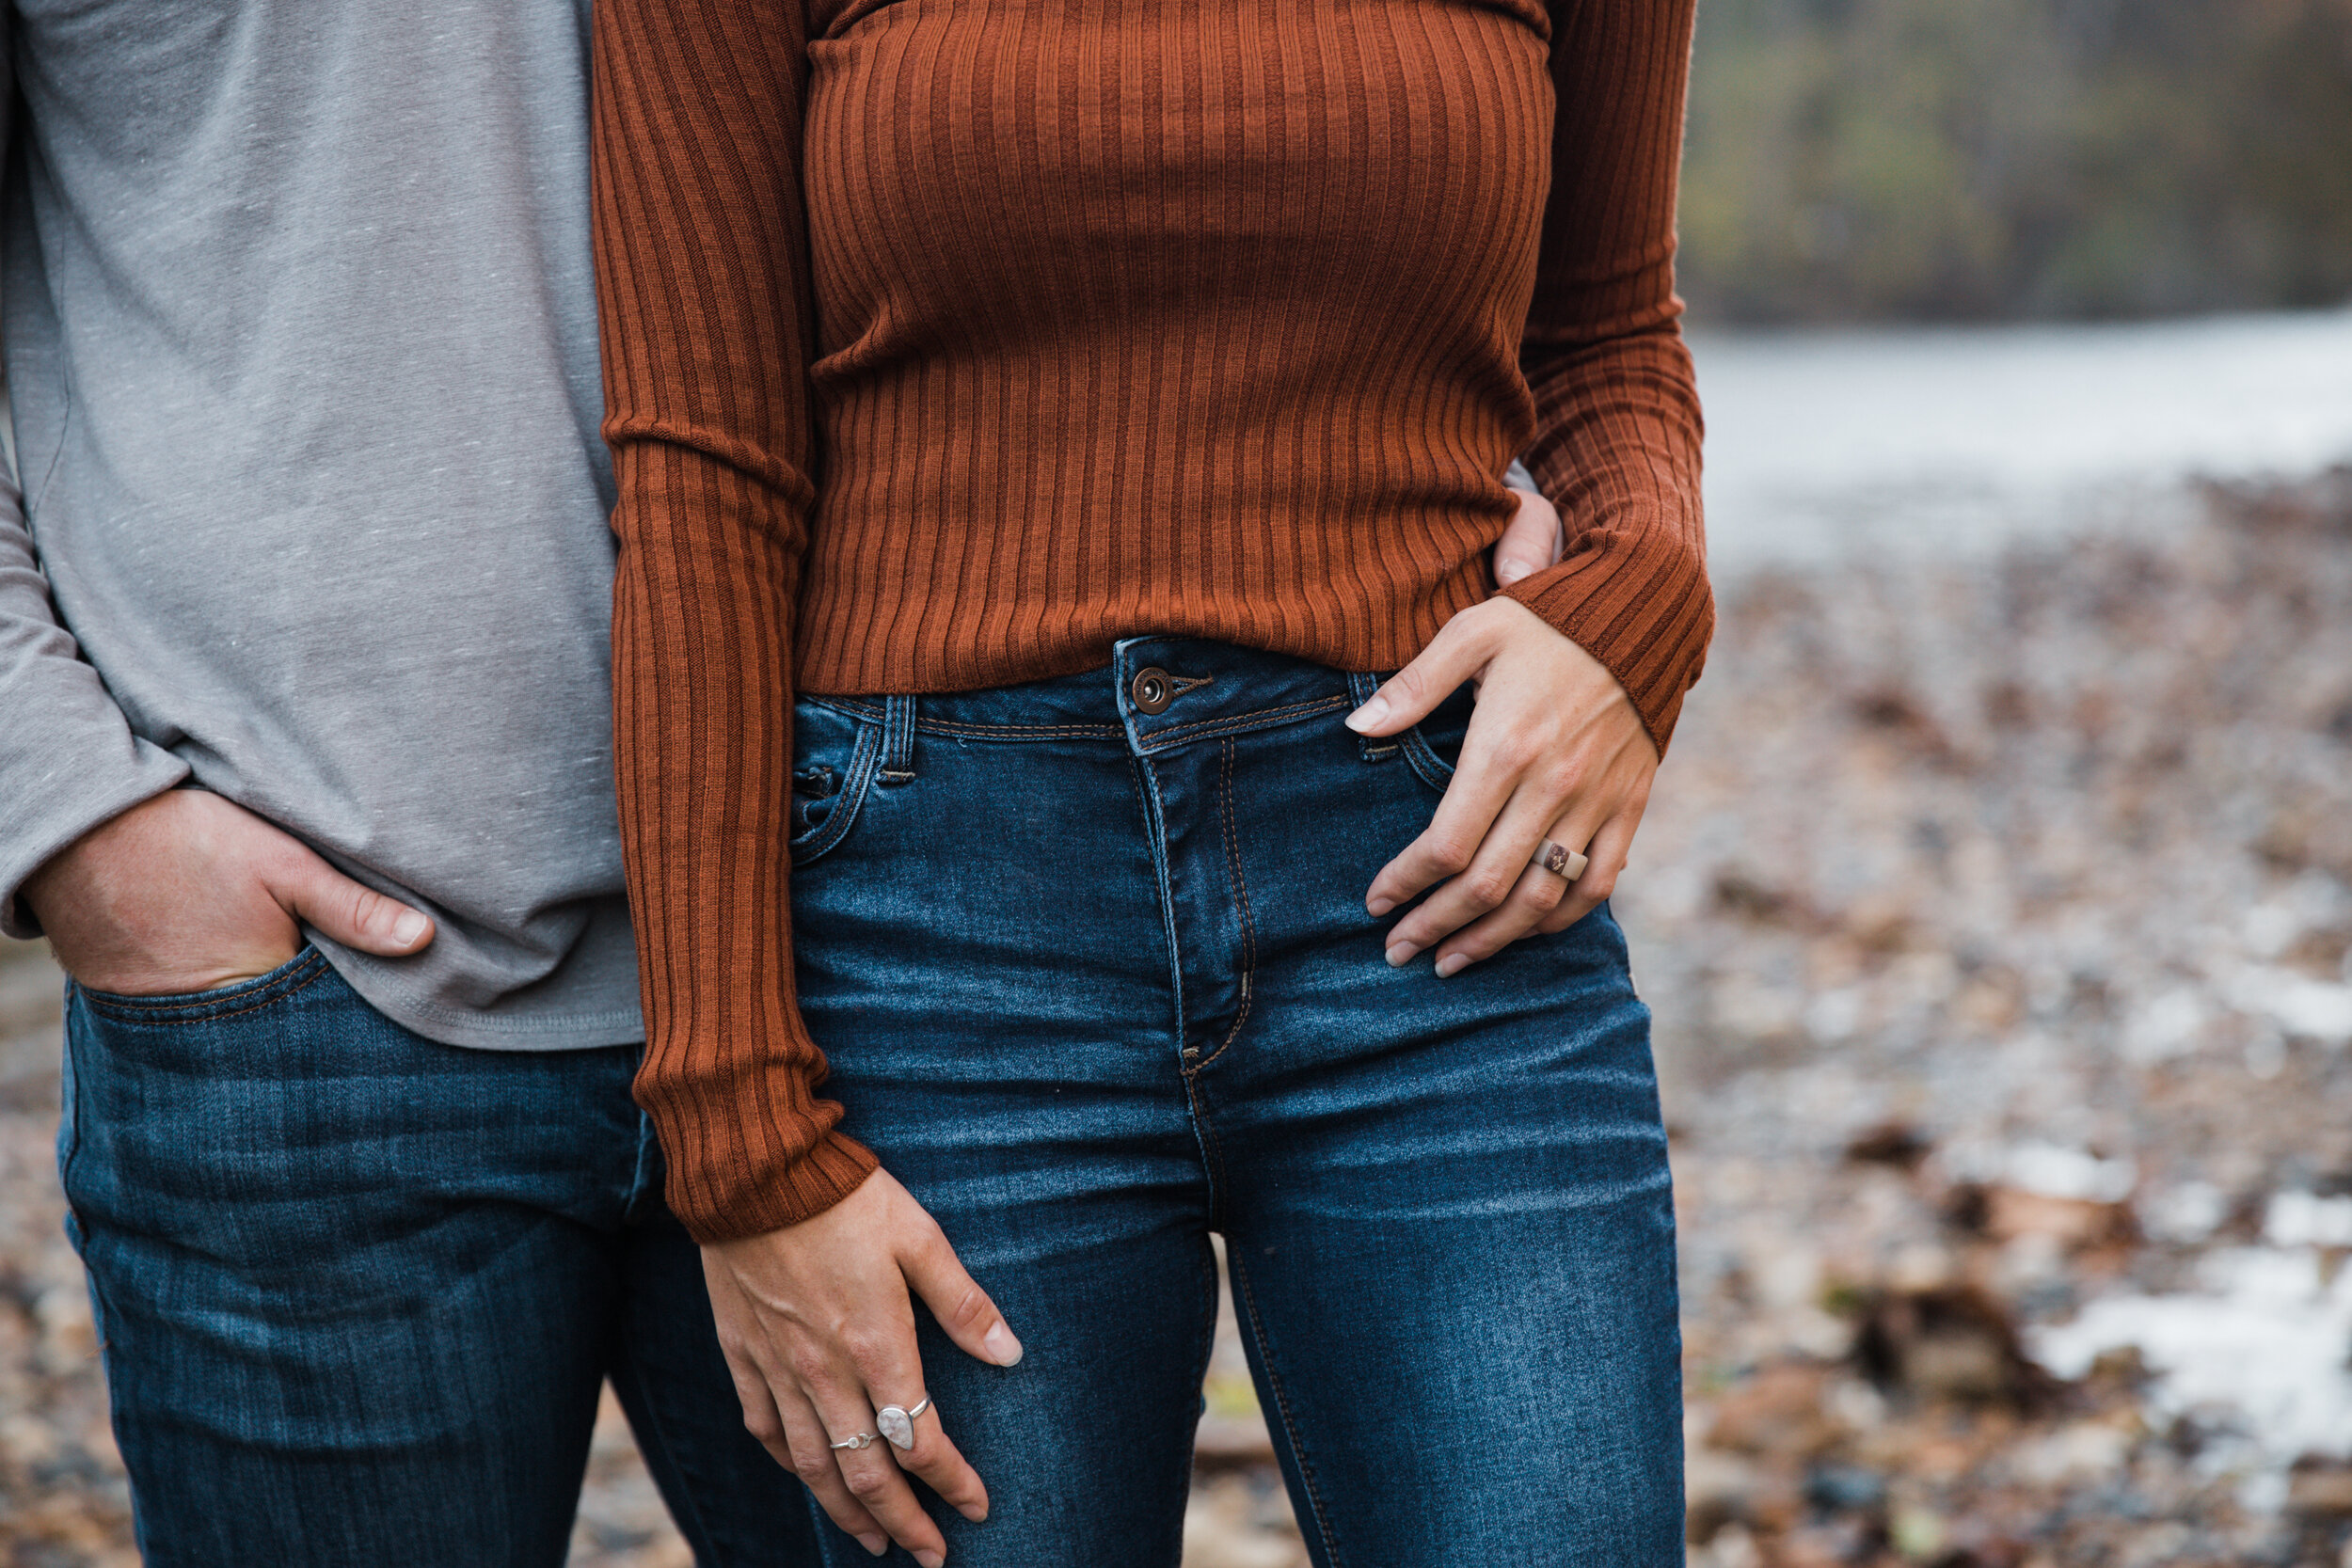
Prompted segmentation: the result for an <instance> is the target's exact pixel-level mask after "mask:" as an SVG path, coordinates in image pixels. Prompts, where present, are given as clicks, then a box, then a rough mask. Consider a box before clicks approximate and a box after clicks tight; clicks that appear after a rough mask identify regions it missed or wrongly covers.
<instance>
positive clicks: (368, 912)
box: [271, 852, 433, 958]
mask: <svg viewBox="0 0 2352 1568" xmlns="http://www.w3.org/2000/svg"><path fill="white" fill-rule="evenodd" d="M271 891H273V892H274V893H276V894H277V895H278V902H279V903H281V904H283V905H285V906H286V908H287V909H289V910H291V911H294V918H295V919H297V920H299V921H301V922H302V923H303V924H304V925H306V926H310V927H314V928H315V929H316V930H317V931H318V932H319V934H320V935H322V936H324V937H326V940H327V941H329V942H341V943H342V945H343V946H345V947H356V948H358V950H359V951H360V952H362V953H373V954H374V955H375V956H376V957H378V958H405V957H406V956H407V955H409V954H411V953H414V952H416V951H417V950H418V949H419V948H421V947H422V946H424V945H425V944H426V943H427V942H431V941H432V940H433V922H432V921H431V920H429V919H427V918H426V917H425V916H424V915H423V914H422V913H421V912H419V911H416V910H412V909H410V908H409V907H408V906H407V905H405V904H402V903H398V902H395V901H394V900H392V899H389V898H387V897H385V896H384V895H382V894H380V893H378V892H376V891H375V890H374V889H373V888H372V887H365V886H362V885H361V884H360V883H358V882H355V881H353V880H352V879H350V878H348V877H346V876H344V875H343V874H342V872H340V871H338V870H336V869H335V868H334V867H333V866H331V865H329V864H327V863H326V862H325V861H323V860H321V859H319V858H318V857H317V856H316V855H313V854H310V853H307V852H306V853H305V854H304V855H303V856H302V857H301V859H300V861H299V862H297V863H296V864H294V866H293V867H291V868H289V870H288V871H287V872H286V874H285V875H284V877H283V878H282V879H280V880H279V881H278V886H277V887H276V888H274V889H272V890H271Z"/></svg>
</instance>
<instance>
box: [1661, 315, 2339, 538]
mask: <svg viewBox="0 0 2352 1568" xmlns="http://www.w3.org/2000/svg"><path fill="white" fill-rule="evenodd" d="M1692 353H1693V354H1694V356H1696V359H1697V362H1698V373H1699V391H1700V394H1701V396H1702V398H1703V399H1704V400H1705V403H1706V406H1707V427H1708V431H1707V506H1708V540H1709V546H1710V549H1711V552H1712V556H1713V559H1714V562H1715V564H1716V565H1717V567H1718V568H1719V569H1720V570H1723V571H1726V572H1731V573H1737V572H1740V571H1741V570H1745V569H1750V568H1753V567H1756V566H1758V565H1765V564H1774V563H1803V562H1808V561H1811V562H1819V561H1822V560H1827V559H1834V558H1836V557H1839V556H1844V555H1851V554H1856V553H1861V552H1866V551H1886V550H1903V551H1922V552H1927V553H1931V554H1950V553H1961V552H1974V551H1977V550H1981V549H1985V548H1989V547H1993V546H1998V545H1999V544H2001V543H2003V542H2005V541H2006V540H2008V539H2010V538H2013V537H2015V536H2017V535H2018V534H2021V533H2027V534H2032V533H2040V534H2048V533H2053V532H2063V531H2070V530H2078V529H2093V528H2097V529H2105V528H2150V527H2159V526H2163V525H2164V524H2165V523H2166V522H2168V521H2169V520H2171V519H2173V518H2176V517H2179V516H2183V515H2186V509H2185V507H2183V506H2181V505H2180V504H2179V500H2178V498H2179V496H2180V495H2181V492H2182V484H2181V482H2182V481H2183V480H2185V479H2188V478H2191V477H2196V476H2203V477H2210V478H2217V479H2240V478H2257V477H2263V476H2299V475H2303V474H2308V473H2310V472H2312V471H2313V470H2316V469H2319V468H2323V467H2327V466H2328V465H2329V464H2331V463H2340V462H2345V461H2352V309H2345V310H2336V311H2328V312H2326V313H2312V314H2295V315H2285V314H2280V315H2249V316H2231V317H2217V318H2210V319H2204V320H2195V321H2171V322H2155V323H2141V324H2131V325H2096V326H2036V327H1997V328H1978V329H1937V330H1925V329H1918V328H1906V329H1898V330H1888V331H1839V332H1791V333H1757V334H1745V333H1742V334H1722V333H1708V332H1706V331H1701V330H1694V331H1693V332H1692Z"/></svg>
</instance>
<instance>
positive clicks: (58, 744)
mask: <svg viewBox="0 0 2352 1568" xmlns="http://www.w3.org/2000/svg"><path fill="white" fill-rule="evenodd" d="M587 12H588V7H587V4H586V0H419V3H418V4H415V5H405V6H404V5H384V4H355V3H352V0H16V4H15V6H14V17H13V22H12V25H13V33H14V37H13V40H12V42H11V57H12V65H13V71H14V81H15V92H16V99H17V102H16V104H15V118H14V126H15V136H14V142H15V146H14V148H13V149H12V150H11V154H10V157H9V161H8V180H7V188H6V207H5V219H0V221H4V222H5V226H6V232H5V246H6V271H5V308H6V351H7V368H8V390H9V395H10V398H11V399H12V402H13V405H14V416H15V428H16V451H17V458H18V465H17V472H18V474H19V475H20V476H21V479H22V486H21V493H20V489H19V486H17V485H15V484H6V485H0V911H13V910H14V907H15V897H14V895H15V893H16V890H17V889H18V887H19V886H20V885H21V884H22V883H23V881H24V879H25V878H26V877H27V876H28V875H30V874H31V872H32V871H33V870H34V869H35V868H36V867H37V866H39V865H40V863H42V862H43V861H44V860H46V859H47V858H48V857H49V856H50V855H52V854H54V853H55V852H56V850H57V849H59V848H61V847H64V846H65V845H67V844H69V843H71V842H72V840H73V839H74V838H76V837H77V836H79V835H80V834H81V833H82V832H85V831H86V830H87V829H89V828H90V827H92V826H94V825H96V824H97V823H99V822H102V821H103V820H104V819H106V818H107V817H108V816H112V815H114V814H115V813H117V812H119V811H120V810H122V809H123V808H125V807H127V806H129V805H132V804H134V803H135V802H136V801H138V800H143V799H145V798H147V797H149V796H151V795H153V794H155V793H156V792H158V791H161V790H164V789H167V788H169V787H171V786H173V785H174V784H179V783H181V782H182V781H183V780H185V779H188V778H190V777H192V778H193V780H194V782H195V783H197V784H201V785H202V786H203V787H205V788H208V789H211V790H215V791H216V792H218V793H219V794H221V795H223V796H225V797H227V798H228V799H230V800H234V801H237V802H238V803H240V804H242V805H245V806H246V807H248V808H250V809H251V810H253V811H255V812H258V813H259V814H261V815H262V816H265V817H267V818H269V819H270V820H271V821H273V822H276V823H278V824H279V825H280V826H282V827H284V828H286V829H288V830H290V831H291V832H294V833H296V834H298V835H299V836H300V837H302V838H303V839H304V840H306V841H307V842H309V843H310V845H311V846H313V847H316V848H317V849H319V850H320V851H321V852H323V853H324V854H326V856H327V857H328V859H330V860H331V861H333V862H334V863H336V864H337V865H339V866H341V867H342V869H343V870H345V871H347V872H349V873H350V874H352V875H353V876H355V877H358V879H360V880H362V881H364V882H367V883H368V884H370V885H371V886H373V887H375V888H378V889H380V890H382V891H384V892H386V893H389V894H392V895H396V896H398V897H401V898H403V899H405V900H406V901H408V902H410V903H413V904H416V905H419V906H420V907H421V908H423V909H424V910H426V911H429V912H430V913H431V914H432V915H433V916H434V917H435V918H436V920H437V921H438V923H439V936H438V937H437V940H436V941H435V942H434V943H433V944H432V946H431V947H430V948H428V949H427V950H426V951H425V952H424V953H423V954H422V955H421V956H419V957H417V958H407V959H399V960H385V959H378V958H368V957H366V956H364V955H360V954H356V953H352V952H349V951H345V950H343V949H341V948H337V947H333V946H331V945H330V946H327V947H326V951H327V955H328V957H329V958H331V959H332V960H333V961H334V963H335V965H336V967H337V968H338V969H339V970H341V971H342V974H344V975H345V976H347V977H348V978H349V979H350V981H351V982H352V984H353V985H354V986H355V987H356V988H357V989H358V990H359V992H360V993H361V994H362V995H364V996H365V997H367V998H368V1000H369V1001H371V1002H372V1003H373V1004H374V1005H375V1006H378V1007H380V1008H381V1009H383V1010H384V1011H385V1012H387V1013H389V1015H390V1016H392V1017H393V1018H395V1019H397V1020H398V1021H400V1022H403V1023H405V1024H406V1025H408V1026H409V1027H410V1028H413V1029H415V1030H417V1031H418V1032H420V1033H421V1034H424V1035H426V1036H429V1037H433V1038H436V1039H438V1040H443V1041H446V1042H449V1043H452V1044H461V1045H471V1046H487V1047H498V1048H515V1049H552V1048H559V1047H572V1046H586V1045H601V1044H612V1043H619V1042H624V1041H628V1040H634V1039H638V1038H641V1037H642V1036H643V1031H642V1027H641V1025H640V1023H639V1022H638V1012H637V973H636V967H635V960H634V958H633V957H632V954H631V950H630V942H629V931H628V911H627V906H626V901H625V896H624V892H623V887H622V879H621V858H620V850H619V844H618V839H617V835H616V829H615V824H614V811H613V800H612V762H611V741H610V735H611V708H610V700H609V694H608V673H607V671H608V662H609V655H608V641H607V638H608V632H607V627H608V622H609V617H610V613H611V580H612V542H611V538H610V535H609V533H608V532H607V530H606V526H605V517H606V514H607V511H608V509H609V506H610V502H611V499H612V498H611V493H612V481H611V471H610V468H609V467H608V464H607V460H606V455H605V451H604V448H603V445H602V443H601V442H600V441H599V440H598V439H597V435H596V422H597V418H598V415H599V412H600V409H601V398H600V393H599V389H598V385H597V373H596V315H595V299H594V293H593V285H592V278H591V273H590V264H589V240H588V169H587V140H588V137H587V101H588V70H587V66H588V15H587ZM322 945H326V944H322Z"/></svg>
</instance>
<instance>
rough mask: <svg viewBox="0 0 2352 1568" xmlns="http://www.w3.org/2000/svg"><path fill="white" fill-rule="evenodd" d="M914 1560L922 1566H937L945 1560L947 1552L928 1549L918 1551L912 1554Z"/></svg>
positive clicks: (931, 1567) (930, 1567) (934, 1567)
mask: <svg viewBox="0 0 2352 1568" xmlns="http://www.w3.org/2000/svg"><path fill="white" fill-rule="evenodd" d="M914 1560H915V1561H917V1562H919V1563H921V1564H922V1565H923V1568H939V1565H940V1564H941V1563H943V1562H945V1561H946V1560H947V1554H946V1552H934V1551H929V1550H926V1551H920V1552H917V1553H915V1554H914Z"/></svg>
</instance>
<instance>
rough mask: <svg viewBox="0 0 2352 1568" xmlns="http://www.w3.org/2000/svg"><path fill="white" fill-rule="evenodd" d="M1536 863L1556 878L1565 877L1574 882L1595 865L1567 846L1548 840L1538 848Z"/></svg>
mask: <svg viewBox="0 0 2352 1568" xmlns="http://www.w3.org/2000/svg"><path fill="white" fill-rule="evenodd" d="M1534 863H1535V864H1537V865H1540V866H1542V867H1543V868H1544V869H1545V870H1546V871H1549V872H1550V873H1551V874H1552V875H1553V876H1555V877H1564V878H1565V879H1567V880H1569V881H1571V882H1573V881H1575V880H1576V879H1578V878H1579V877H1581V876H1583V875H1584V868H1585V867H1586V866H1588V865H1590V864H1592V862H1591V861H1589V860H1586V859H1585V858H1584V857H1583V856H1582V855H1580V854H1578V853H1577V852H1576V851H1575V850H1573V849H1571V848H1569V847H1567V846H1566V845H1565V844H1554V843H1552V842H1551V840H1549V839H1546V840H1544V841H1543V843H1542V844H1541V845H1539V846H1537V847H1536V849H1535V859H1534Z"/></svg>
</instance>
